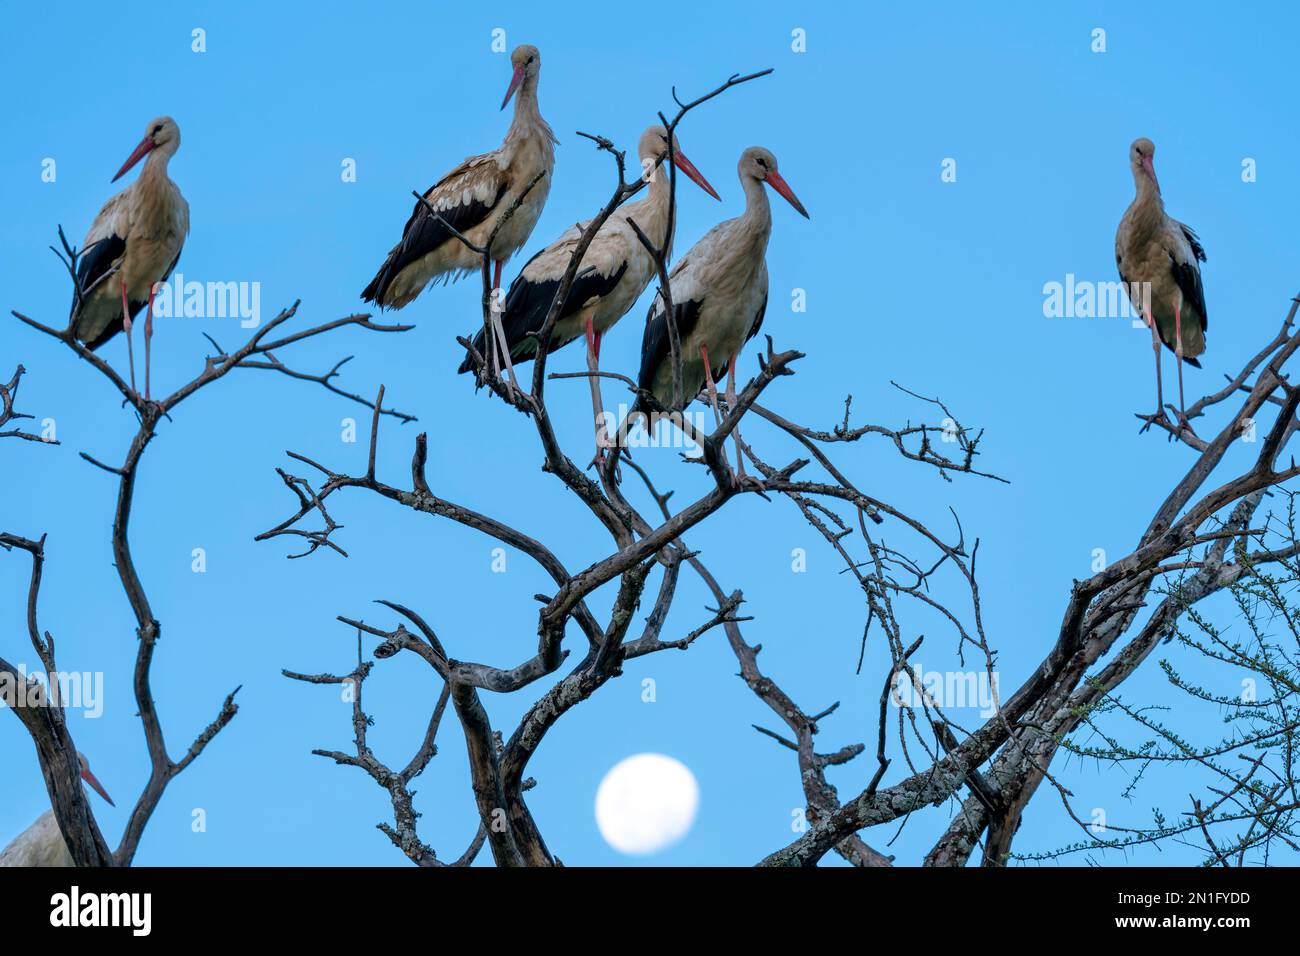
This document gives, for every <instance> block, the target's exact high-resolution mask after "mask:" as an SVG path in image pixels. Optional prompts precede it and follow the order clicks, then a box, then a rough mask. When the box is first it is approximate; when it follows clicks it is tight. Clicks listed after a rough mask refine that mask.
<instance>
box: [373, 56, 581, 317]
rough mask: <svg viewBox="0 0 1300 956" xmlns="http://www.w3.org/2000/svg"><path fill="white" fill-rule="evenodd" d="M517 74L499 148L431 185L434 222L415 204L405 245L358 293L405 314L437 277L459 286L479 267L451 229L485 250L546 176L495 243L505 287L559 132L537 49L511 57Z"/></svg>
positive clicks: (538, 210)
mask: <svg viewBox="0 0 1300 956" xmlns="http://www.w3.org/2000/svg"><path fill="white" fill-rule="evenodd" d="M510 62H511V64H512V65H513V66H514V74H513V75H512V76H511V79H510V87H509V89H507V90H506V98H505V100H504V101H503V102H502V103H501V108H502V109H505V106H506V104H507V103H509V102H510V99H511V97H514V99H515V115H514V119H513V120H512V121H511V123H510V130H509V131H508V132H507V133H506V138H505V141H504V142H503V143H502V144H501V146H500V148H499V149H494V150H493V151H492V152H490V153H484V154H482V155H481V156H471V157H469V158H468V159H466V160H465V161H464V162H463V163H461V164H460V165H459V166H457V167H456V168H455V169H453V170H452V171H451V172H449V173H448V174H447V175H445V176H443V177H442V178H441V179H440V180H438V182H436V183H434V185H433V186H431V187H430V188H429V189H428V191H427V192H425V194H424V199H425V202H427V203H428V204H429V206H432V207H433V209H434V210H436V211H437V213H438V215H437V216H434V215H433V214H432V213H430V212H429V209H428V207H426V206H425V204H424V203H422V202H417V203H416V204H415V209H414V211H413V212H412V213H411V218H410V219H409V220H407V223H406V228H405V229H404V230H403V231H402V239H401V241H400V242H399V243H398V244H397V245H396V246H394V247H393V249H392V251H390V252H389V253H388V258H387V259H385V260H384V264H383V265H382V266H380V268H379V272H378V273H376V275H375V277H374V279H372V280H371V281H370V285H368V286H366V288H365V291H363V292H362V293H361V298H362V299H363V300H365V301H366V302H374V303H376V304H377V305H379V306H380V308H388V309H400V308H402V307H403V306H405V305H408V304H410V303H411V302H412V301H413V300H414V299H415V297H416V296H418V295H419V294H420V293H421V292H422V291H423V290H424V288H425V287H426V286H427V285H428V284H429V283H430V282H433V281H435V280H437V279H444V280H446V281H449V282H450V281H455V280H456V279H457V278H459V277H461V276H463V275H465V274H467V273H469V272H472V271H476V270H478V269H479V268H480V267H481V264H482V263H481V259H480V257H479V255H478V254H477V253H475V252H474V251H473V250H472V249H470V248H468V247H467V246H466V245H465V244H464V243H463V242H461V241H460V240H459V239H458V238H456V235H455V233H454V232H452V230H451V229H448V228H447V227H448V226H451V227H452V229H455V230H456V232H459V233H461V235H463V236H464V237H465V238H466V239H468V240H469V241H470V242H472V243H474V245H476V246H479V247H482V246H484V245H486V243H487V241H488V238H489V237H490V236H491V235H492V230H493V229H495V228H496V225H497V222H498V220H500V218H501V217H502V216H503V215H505V213H506V211H507V210H508V209H509V208H510V207H511V206H512V205H513V204H514V201H515V199H516V198H518V196H519V194H520V193H521V192H522V191H523V190H524V189H526V188H527V187H528V184H529V183H531V182H532V181H533V179H534V178H535V177H536V176H537V174H538V173H542V174H543V175H542V178H541V179H540V180H539V181H538V182H537V184H536V185H535V186H533V187H532V189H530V190H529V191H528V194H527V195H526V196H525V197H524V199H523V201H522V202H521V203H520V204H519V208H518V209H517V210H515V213H514V215H513V216H511V217H510V220H509V221H508V222H507V223H506V224H505V225H504V226H502V228H501V232H500V233H498V234H497V237H496V239H495V240H493V243H492V258H493V260H494V261H495V263H496V274H495V276H494V281H493V287H494V288H495V287H497V286H499V285H500V284H501V266H502V264H503V263H504V262H505V261H506V260H507V259H509V258H510V257H511V256H512V255H514V253H515V251H516V250H518V249H519V248H520V247H521V246H522V245H523V244H524V243H525V242H527V241H528V236H529V235H530V234H531V233H532V231H533V227H534V226H535V225H537V219H538V217H539V216H541V214H542V207H543V206H545V205H546V197H547V194H548V193H549V192H550V190H551V171H552V170H553V169H554V168H555V142H556V140H555V134H554V133H552V132H551V127H550V126H548V125H547V124H546V121H545V120H544V119H542V114H541V113H540V112H539V110H538V107H537V78H538V75H539V74H540V73H541V69H542V55H541V53H539V52H538V50H537V47H535V46H527V45H524V46H520V47H516V48H515V51H514V52H513V53H512V54H511V55H510Z"/></svg>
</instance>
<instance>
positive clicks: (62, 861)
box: [0, 753, 116, 866]
mask: <svg viewBox="0 0 1300 956" xmlns="http://www.w3.org/2000/svg"><path fill="white" fill-rule="evenodd" d="M77 759H78V760H79V761H80V762H81V779H82V780H84V781H86V783H88V784H90V785H91V787H93V788H94V790H95V792H96V793H98V794H99V795H100V796H101V797H103V798H104V799H105V800H107V801H108V805H109V806H110V807H112V806H116V804H114V803H113V800H112V798H111V797H109V795H108V791H107V790H105V789H104V787H103V785H102V784H101V783H100V782H99V781H98V780H96V779H95V775H94V774H93V773H91V772H90V764H89V763H88V762H87V761H86V758H85V756H84V755H83V754H80V753H79V754H77ZM72 865H73V862H72V854H71V853H69V852H68V844H67V843H66V842H64V839H63V833H62V832H61V831H60V830H59V823H58V821H57V820H56V819H54V811H53V810H46V811H45V812H44V813H42V814H41V815H40V816H39V817H37V818H36V822H35V823H33V824H32V825H31V826H30V827H28V828H27V829H26V830H24V831H23V832H22V833H20V834H18V836H17V837H15V838H14V840H13V842H12V843H10V844H9V845H8V846H7V847H5V848H4V850H0V866H72Z"/></svg>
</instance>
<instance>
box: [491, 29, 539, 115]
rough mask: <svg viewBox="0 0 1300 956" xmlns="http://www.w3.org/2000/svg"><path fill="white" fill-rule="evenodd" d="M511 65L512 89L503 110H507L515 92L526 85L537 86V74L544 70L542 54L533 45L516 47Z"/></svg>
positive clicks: (502, 106)
mask: <svg viewBox="0 0 1300 956" xmlns="http://www.w3.org/2000/svg"><path fill="white" fill-rule="evenodd" d="M510 65H511V66H512V67H514V70H515V72H514V75H513V76H511V77H510V88H509V89H507V90H506V98H505V99H504V100H502V101H501V108H502V109H505V108H506V104H507V103H509V102H510V97H512V96H514V95H515V90H517V89H519V87H521V86H523V85H524V84H525V83H528V84H530V86H535V85H536V84H537V74H538V73H540V72H541V70H542V54H541V51H540V50H538V49H537V47H535V46H533V45H532V44H531V43H524V44H521V45H519V46H517V47H515V52H513V53H511V54H510Z"/></svg>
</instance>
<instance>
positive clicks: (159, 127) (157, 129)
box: [153, 123, 162, 136]
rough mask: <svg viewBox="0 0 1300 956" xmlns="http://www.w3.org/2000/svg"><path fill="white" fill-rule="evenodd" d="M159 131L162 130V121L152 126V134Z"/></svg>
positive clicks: (155, 134) (156, 133)
mask: <svg viewBox="0 0 1300 956" xmlns="http://www.w3.org/2000/svg"><path fill="white" fill-rule="evenodd" d="M161 132H162V123H159V124H158V125H157V126H155V127H154V128H153V135H154V136H157V135H158V134H159V133H161Z"/></svg>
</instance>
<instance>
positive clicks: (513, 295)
mask: <svg viewBox="0 0 1300 956" xmlns="http://www.w3.org/2000/svg"><path fill="white" fill-rule="evenodd" d="M545 251H546V250H545V249H543V250H542V252H545ZM542 252H539V253H537V255H536V256H533V259H536V258H537V256H540V255H541V254H542ZM533 259H529V260H528V262H530V263H531V262H532V261H533ZM527 270H528V265H527V264H525V265H524V268H523V270H521V271H520V273H519V276H518V277H517V278H516V279H515V281H514V282H512V283H511V284H510V291H509V292H507V293H506V300H505V303H504V305H503V306H502V310H501V327H502V330H503V331H504V332H505V334H506V343H507V344H508V345H509V346H510V360H511V361H512V362H515V363H518V362H526V361H528V360H529V359H531V358H532V357H533V355H534V353H535V351H536V348H537V343H536V341H535V340H534V339H533V333H536V332H538V331H539V330H540V329H541V327H542V325H543V324H544V323H545V322H546V313H548V312H549V311H550V310H551V302H552V301H553V300H554V299H555V293H556V292H558V291H559V289H560V280H559V279H547V280H545V281H541V282H533V281H531V280H529V279H526V278H524V272H526V271H527ZM625 272H627V263H626V262H623V263H621V264H620V265H619V267H618V269H617V270H616V271H615V272H614V274H613V275H610V276H603V275H601V274H600V273H599V272H597V271H596V269H595V267H594V266H589V267H588V268H586V269H583V270H582V271H580V272H579V273H578V274H577V275H576V276H574V277H573V285H571V286H569V294H568V295H567V296H565V297H564V302H563V304H562V305H561V306H560V312H559V316H558V317H559V318H561V319H562V318H564V317H565V316H567V315H569V314H570V313H572V312H575V311H577V310H578V309H579V308H581V307H582V304H583V303H584V302H587V301H588V300H589V299H594V298H598V297H600V296H604V295H609V294H610V293H611V292H613V291H614V287H615V286H617V285H618V284H619V282H620V281H621V280H622V278H623V273H625ZM570 341H572V340H571V339H564V340H560V339H559V338H557V337H555V336H554V335H552V336H551V345H550V348H548V349H547V350H546V351H547V353H548V354H549V353H550V352H554V351H555V350H556V349H558V348H561V347H563V346H565V345H568V344H569V342H570ZM486 345H487V342H486V339H485V338H484V335H483V330H482V329H481V328H480V329H479V330H478V334H477V335H475V336H474V348H475V349H477V350H478V353H479V354H480V355H486V354H487V352H486V351H485V349H486ZM471 368H473V366H472V365H471V364H470V360H469V358H468V357H466V359H465V361H463V362H461V363H460V368H459V369H457V371H459V372H460V373H462V374H464V373H465V372H468V371H469V370H470V369H471Z"/></svg>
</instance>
